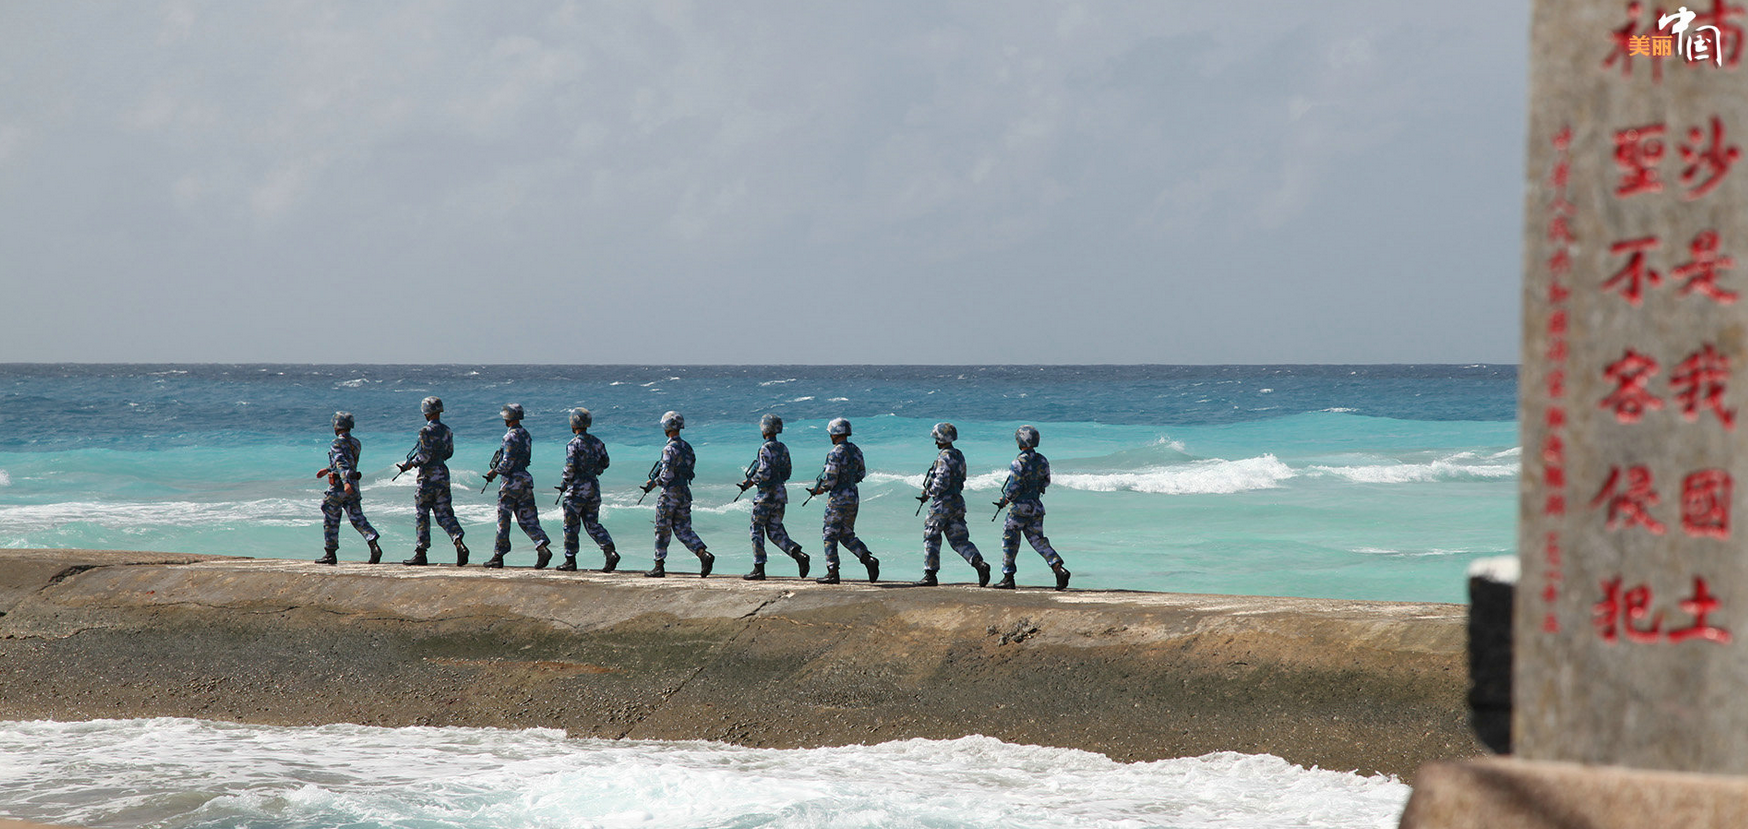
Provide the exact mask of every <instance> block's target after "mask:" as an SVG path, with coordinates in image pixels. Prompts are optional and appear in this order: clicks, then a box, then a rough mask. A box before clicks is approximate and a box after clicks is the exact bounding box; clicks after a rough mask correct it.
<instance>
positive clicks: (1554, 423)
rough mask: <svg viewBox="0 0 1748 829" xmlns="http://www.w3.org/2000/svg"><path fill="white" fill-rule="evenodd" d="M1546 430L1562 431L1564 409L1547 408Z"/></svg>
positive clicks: (1564, 417)
mask: <svg viewBox="0 0 1748 829" xmlns="http://www.w3.org/2000/svg"><path fill="white" fill-rule="evenodd" d="M1548 428H1549V429H1564V428H1566V410H1565V409H1564V408H1562V407H1560V406H1549V407H1548Z"/></svg>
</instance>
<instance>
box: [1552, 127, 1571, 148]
mask: <svg viewBox="0 0 1748 829" xmlns="http://www.w3.org/2000/svg"><path fill="white" fill-rule="evenodd" d="M1571 146H1572V128H1571V127H1561V128H1560V131H1559V132H1556V133H1554V149H1556V150H1559V151H1560V152H1565V151H1566V150H1567V149H1568V148H1570V147H1571Z"/></svg>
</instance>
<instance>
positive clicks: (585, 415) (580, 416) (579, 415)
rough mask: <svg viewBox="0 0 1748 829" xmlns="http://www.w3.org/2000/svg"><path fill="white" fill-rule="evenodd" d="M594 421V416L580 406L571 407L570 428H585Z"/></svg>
mask: <svg viewBox="0 0 1748 829" xmlns="http://www.w3.org/2000/svg"><path fill="white" fill-rule="evenodd" d="M594 423H595V416H594V415H592V414H589V410H588V409H585V408H583V407H581V406H578V407H576V408H574V409H571V428H572V429H587V428H589V427H590V426H593V425H594Z"/></svg>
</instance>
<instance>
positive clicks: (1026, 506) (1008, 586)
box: [995, 426, 1070, 590]
mask: <svg viewBox="0 0 1748 829" xmlns="http://www.w3.org/2000/svg"><path fill="white" fill-rule="evenodd" d="M1014 442H1015V443H1018V444H1019V445H1020V456H1019V457H1017V458H1014V463H1013V466H1012V467H1010V472H1011V474H1009V475H1008V480H1007V483H1006V484H1004V485H1003V486H1002V488H1001V500H1000V501H996V502H995V506H996V509H1000V508H1002V507H1004V506H1007V505H1008V504H1013V508H1012V509H1010V510H1008V520H1007V523H1005V524H1003V525H1002V530H1001V553H1002V555H1001V573H1002V579H1001V581H999V582H996V584H995V586H996V587H997V588H999V589H1001V590H1012V589H1014V555H1015V554H1016V553H1018V552H1019V551H1020V534H1021V533H1025V535H1026V540H1028V541H1030V542H1032V549H1034V550H1037V551H1038V555H1041V556H1043V557H1044V561H1045V563H1047V564H1049V565H1050V570H1051V572H1054V573H1055V574H1056V589H1057V590H1066V589H1068V576H1069V575H1070V574H1069V572H1068V568H1067V567H1065V566H1063V563H1062V556H1059V555H1057V554H1056V551H1055V550H1054V549H1052V548H1051V547H1050V539H1048V538H1045V537H1044V502H1043V497H1044V488H1045V487H1047V486H1049V485H1050V461H1049V460H1047V459H1046V458H1045V457H1044V456H1043V455H1040V454H1038V451H1037V450H1038V430H1037V429H1034V428H1032V427H1030V426H1021V427H1020V428H1018V429H1015V430H1014Z"/></svg>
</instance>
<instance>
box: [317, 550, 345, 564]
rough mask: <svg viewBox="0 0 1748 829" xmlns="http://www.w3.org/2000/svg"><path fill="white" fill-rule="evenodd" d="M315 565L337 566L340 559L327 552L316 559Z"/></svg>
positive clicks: (332, 552) (330, 551) (331, 552)
mask: <svg viewBox="0 0 1748 829" xmlns="http://www.w3.org/2000/svg"><path fill="white" fill-rule="evenodd" d="M316 563H317V564H339V563H340V559H339V558H337V557H335V556H334V551H333V550H329V551H327V552H325V553H323V554H322V557H321V558H318V559H316Z"/></svg>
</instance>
